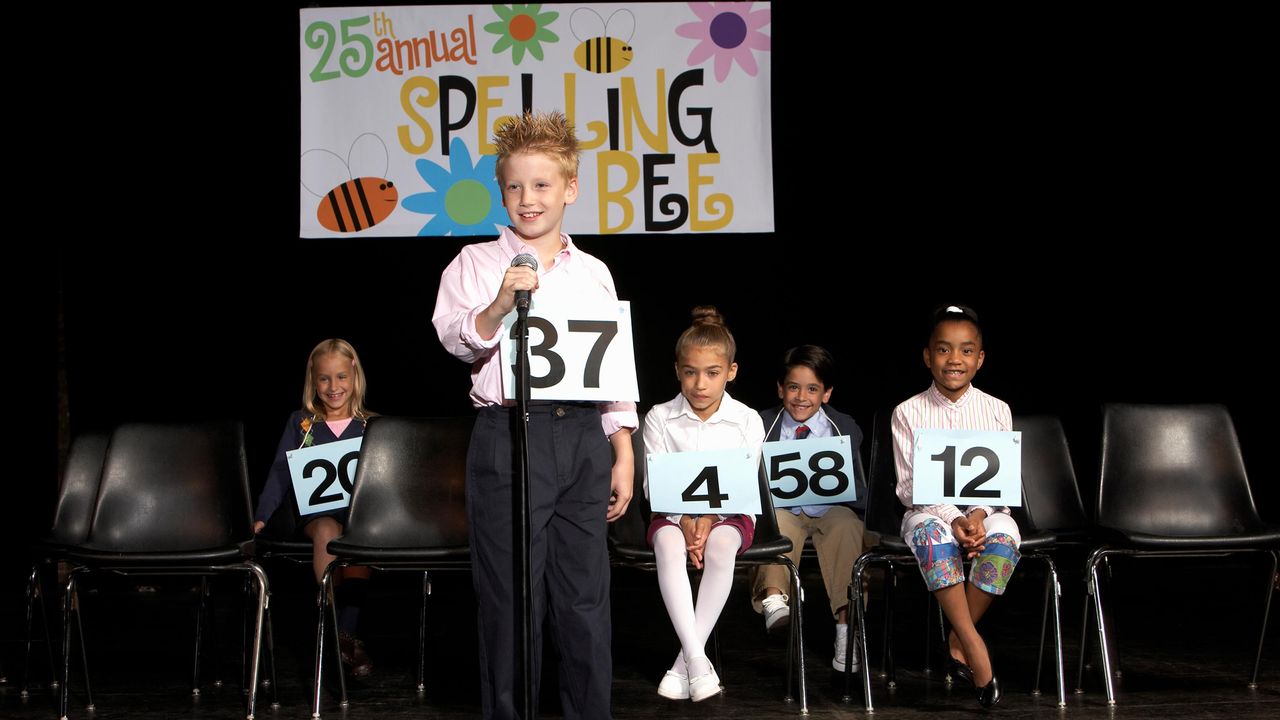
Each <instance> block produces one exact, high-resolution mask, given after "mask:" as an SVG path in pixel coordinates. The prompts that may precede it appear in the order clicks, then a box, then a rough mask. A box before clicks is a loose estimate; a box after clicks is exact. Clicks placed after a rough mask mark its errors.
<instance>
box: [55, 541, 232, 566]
mask: <svg viewBox="0 0 1280 720" xmlns="http://www.w3.org/2000/svg"><path fill="white" fill-rule="evenodd" d="M246 555H247V553H246V552H245V551H244V548H243V546H241V545H229V546H223V547H217V548H202V549H197V550H173V551H160V552H130V553H122V552H116V551H113V550H96V549H94V548H92V547H79V548H76V549H74V550H72V551H70V552H68V553H67V558H68V559H70V560H71V561H73V562H79V563H85V564H88V565H97V566H101V567H117V568H139V569H141V568H148V567H151V568H157V569H159V568H161V567H173V566H184V567H190V566H192V565H214V564H226V563H233V562H239V561H241V560H244V559H245V557H246Z"/></svg>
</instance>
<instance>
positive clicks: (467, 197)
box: [444, 180, 493, 225]
mask: <svg viewBox="0 0 1280 720" xmlns="http://www.w3.org/2000/svg"><path fill="white" fill-rule="evenodd" d="M492 204H493V200H492V198H490V197H489V189H488V188H486V187H485V186H484V184H483V183H481V182H480V181H479V180H460V181H458V182H456V183H454V184H453V186H452V187H450V188H449V191H448V192H447V193H445V196H444V211H445V212H446V213H448V215H449V217H450V218H451V219H452V220H453V221H454V222H456V223H458V224H459V225H476V224H478V223H479V222H480V221H481V220H484V219H485V217H487V216H488V215H489V208H490V206H491V205H492Z"/></svg>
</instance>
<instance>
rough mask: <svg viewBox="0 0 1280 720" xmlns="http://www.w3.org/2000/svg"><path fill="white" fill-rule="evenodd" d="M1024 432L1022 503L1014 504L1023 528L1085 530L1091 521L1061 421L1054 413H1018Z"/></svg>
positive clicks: (1017, 427)
mask: <svg viewBox="0 0 1280 720" xmlns="http://www.w3.org/2000/svg"><path fill="white" fill-rule="evenodd" d="M1013 429H1014V430H1018V431H1021V432H1022V507H1021V508H1013V511H1014V518H1015V519H1017V521H1018V524H1019V526H1020V527H1021V528H1022V529H1023V532H1024V533H1025V532H1029V531H1030V530H1033V529H1034V530H1052V531H1064V530H1065V531H1082V530H1084V529H1085V528H1086V527H1088V525H1089V520H1088V518H1087V517H1086V516H1085V511H1084V503H1083V502H1082V501H1081V500H1080V488H1079V486H1078V485H1077V484H1076V472H1075V468H1074V466H1073V465H1072V464H1071V450H1070V448H1069V447H1068V446H1067V434H1066V432H1065V431H1064V430H1063V429H1062V422H1061V421H1060V420H1058V418H1056V417H1054V416H1052V415H1019V416H1016V417H1014V418H1013Z"/></svg>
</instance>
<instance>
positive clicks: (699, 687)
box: [689, 663, 720, 702]
mask: <svg viewBox="0 0 1280 720" xmlns="http://www.w3.org/2000/svg"><path fill="white" fill-rule="evenodd" d="M719 694H720V676H719V675H717V674H716V669H715V668H713V667H711V663H707V674H706V675H699V676H698V677H695V678H689V699H691V700H693V701H694V702H702V701H703V700H706V699H707V698H709V697H712V696H714V695H719Z"/></svg>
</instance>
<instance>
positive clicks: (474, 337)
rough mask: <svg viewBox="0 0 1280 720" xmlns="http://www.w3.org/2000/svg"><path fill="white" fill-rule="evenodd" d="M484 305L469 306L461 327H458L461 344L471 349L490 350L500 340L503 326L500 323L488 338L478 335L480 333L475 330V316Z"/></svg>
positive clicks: (482, 310) (481, 310)
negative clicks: (469, 308)
mask: <svg viewBox="0 0 1280 720" xmlns="http://www.w3.org/2000/svg"><path fill="white" fill-rule="evenodd" d="M485 307H487V306H481V307H475V308H471V310H470V311H469V312H468V313H467V315H466V317H464V318H463V319H462V328H460V332H459V335H461V337H462V344H463V345H466V346H467V347H469V348H471V349H472V350H476V351H484V350H492V349H493V348H495V347H497V346H498V343H500V342H502V331H503V328H502V326H501V325H499V326H498V329H497V331H495V332H494V333H493V337H491V338H489V339H488V340H485V339H484V338H482V337H480V333H478V332H476V318H477V317H478V316H479V315H480V313H482V312H484V309H485Z"/></svg>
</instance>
